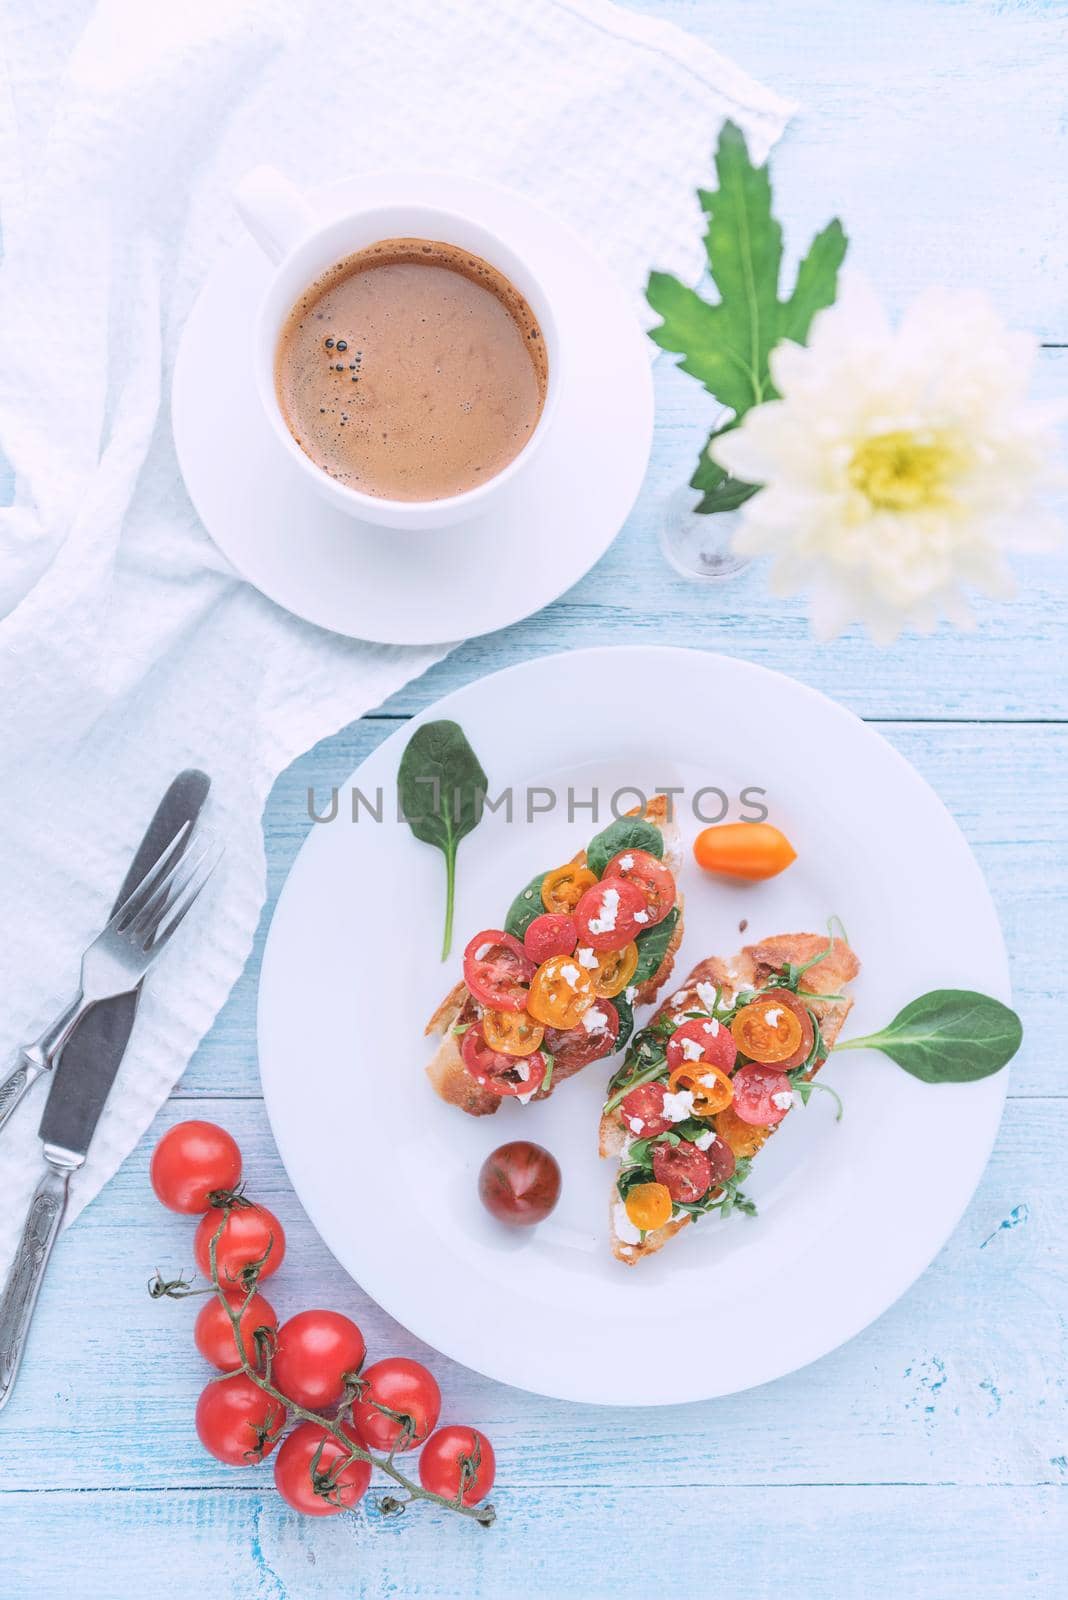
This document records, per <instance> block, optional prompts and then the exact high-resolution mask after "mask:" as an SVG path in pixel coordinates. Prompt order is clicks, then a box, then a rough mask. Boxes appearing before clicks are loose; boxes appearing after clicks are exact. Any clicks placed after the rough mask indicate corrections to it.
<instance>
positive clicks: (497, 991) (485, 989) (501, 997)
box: [464, 928, 535, 1011]
mask: <svg viewBox="0 0 1068 1600" xmlns="http://www.w3.org/2000/svg"><path fill="white" fill-rule="evenodd" d="M534 970H535V969H534V962H533V961H531V959H530V957H529V956H528V955H527V953H526V951H525V950H524V949H523V946H522V945H521V944H520V943H519V940H518V939H513V938H512V935H511V934H510V933H501V932H499V931H498V930H497V929H494V928H489V929H487V930H486V931H485V932H483V933H476V934H475V937H474V938H473V939H472V940H471V943H470V944H469V945H468V946H467V949H466V950H465V951H464V982H465V983H466V985H467V987H468V989H469V990H470V992H471V993H472V994H473V995H474V997H475V999H476V1000H477V1001H478V1002H479V1004H480V1005H484V1006H489V1008H490V1010H491V1011H523V1010H525V1009H526V1004H527V989H528V988H529V986H530V980H531V978H532V977H533V976H534Z"/></svg>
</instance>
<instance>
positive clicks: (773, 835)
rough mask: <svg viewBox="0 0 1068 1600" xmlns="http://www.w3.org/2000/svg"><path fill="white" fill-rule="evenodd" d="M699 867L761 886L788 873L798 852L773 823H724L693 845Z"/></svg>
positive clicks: (702, 836) (705, 831) (699, 838)
mask: <svg viewBox="0 0 1068 1600" xmlns="http://www.w3.org/2000/svg"><path fill="white" fill-rule="evenodd" d="M693 853H694V856H695V857H696V859H697V865H698V866H699V867H704V869H705V871H706V872H718V873H722V875H723V876H724V877H725V878H744V879H745V880H746V881H747V882H749V883H754V882H756V883H759V882H760V881H761V880H762V879H764V878H774V877H776V876H777V875H778V874H779V873H780V872H785V871H786V869H787V867H788V866H789V865H790V863H791V862H793V861H796V860H797V851H796V850H795V849H794V847H793V845H792V844H791V843H790V841H789V839H788V838H787V837H786V835H785V834H784V833H780V832H779V830H778V828H773V827H772V825H771V823H770V822H721V823H717V824H716V826H715V827H714V828H705V829H704V830H703V831H702V832H701V833H699V834H698V835H697V838H696V839H695V840H694V842H693Z"/></svg>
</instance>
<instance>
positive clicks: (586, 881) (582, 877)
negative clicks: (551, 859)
mask: <svg viewBox="0 0 1068 1600" xmlns="http://www.w3.org/2000/svg"><path fill="white" fill-rule="evenodd" d="M596 882H597V877H596V874H595V873H592V872H591V871H590V869H589V867H583V866H580V865H579V864H578V862H575V861H569V862H568V863H567V866H566V867H554V868H553V870H552V872H547V873H546V874H545V877H544V878H543V879H542V885H541V903H542V905H543V906H544V907H545V909H546V911H553V912H562V913H564V914H565V915H566V914H567V913H569V912H572V911H574V909H575V907H576V906H577V905H578V903H579V901H580V900H581V899H582V896H583V895H584V894H585V893H586V890H587V889H592V887H593V885H594V884H595V883H596Z"/></svg>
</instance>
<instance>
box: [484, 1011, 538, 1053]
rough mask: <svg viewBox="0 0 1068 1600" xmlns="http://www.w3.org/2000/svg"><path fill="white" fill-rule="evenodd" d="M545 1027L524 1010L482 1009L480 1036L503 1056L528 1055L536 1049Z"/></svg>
mask: <svg viewBox="0 0 1068 1600" xmlns="http://www.w3.org/2000/svg"><path fill="white" fill-rule="evenodd" d="M544 1034H545V1029H544V1028H543V1027H542V1025H541V1023H540V1022H535V1021H534V1018H533V1017H532V1016H530V1014H529V1013H528V1012H526V1011H484V1012H483V1013H482V1037H483V1038H484V1039H485V1041H486V1043H487V1044H488V1045H489V1047H490V1049H491V1050H497V1051H499V1052H500V1054H501V1055H504V1056H529V1055H533V1053H534V1051H535V1050H537V1049H538V1047H539V1046H540V1044H541V1041H542V1038H543V1036H544Z"/></svg>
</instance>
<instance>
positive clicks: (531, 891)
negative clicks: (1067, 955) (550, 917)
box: [504, 872, 547, 940]
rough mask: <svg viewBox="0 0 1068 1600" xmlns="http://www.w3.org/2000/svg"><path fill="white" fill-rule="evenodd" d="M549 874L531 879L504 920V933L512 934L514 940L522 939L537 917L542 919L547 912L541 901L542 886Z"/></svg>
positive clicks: (521, 890) (517, 896) (542, 874)
mask: <svg viewBox="0 0 1068 1600" xmlns="http://www.w3.org/2000/svg"><path fill="white" fill-rule="evenodd" d="M546 877H547V874H546V873H544V872H539V873H538V875H537V877H536V878H531V880H530V882H529V883H528V884H527V886H526V888H525V889H520V891H519V893H518V894H517V895H516V897H515V899H514V900H513V901H512V903H511V905H510V906H509V907H508V915H507V916H506V917H505V919H504V931H505V933H510V934H511V935H512V938H513V939H520V940H521V939H522V937H523V935H524V934H525V933H526V931H527V929H528V928H529V927H530V924H531V923H532V922H533V921H534V918H535V917H540V916H541V914H542V912H543V911H544V910H545V907H544V905H543V904H542V899H541V886H542V884H543V883H544V882H545V879H546Z"/></svg>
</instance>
